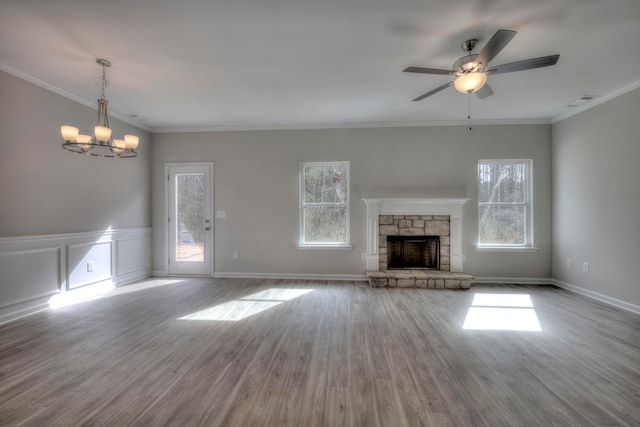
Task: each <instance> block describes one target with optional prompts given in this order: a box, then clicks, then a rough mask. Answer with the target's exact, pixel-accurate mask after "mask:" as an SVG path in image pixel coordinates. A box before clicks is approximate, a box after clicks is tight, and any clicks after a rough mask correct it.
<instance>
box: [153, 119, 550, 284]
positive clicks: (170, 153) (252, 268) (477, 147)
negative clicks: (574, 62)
mask: <svg viewBox="0 0 640 427" xmlns="http://www.w3.org/2000/svg"><path fill="white" fill-rule="evenodd" d="M509 158H531V159H533V174H534V222H535V235H534V239H535V244H536V246H539V247H540V250H539V251H538V252H532V253H505V252H476V251H475V248H474V245H475V243H476V237H477V225H476V222H477V203H476V202H477V181H476V170H477V161H478V159H509ZM334 160H348V161H350V162H351V200H352V203H351V237H352V243H353V244H354V245H355V248H354V250H353V251H335V250H299V249H297V247H296V243H297V241H298V223H299V221H298V165H299V162H303V161H334ZM178 161H212V162H214V165H215V209H216V210H226V211H227V218H226V219H216V220H215V229H216V233H215V252H216V256H215V270H216V272H240V273H274V274H277V273H296V274H357V275H362V274H363V273H364V270H365V264H364V262H363V261H362V258H361V254H362V252H363V251H364V250H365V246H366V235H365V225H364V221H365V215H366V206H365V204H364V202H362V198H365V197H380V196H388V197H468V198H470V199H473V200H471V201H470V202H468V203H467V205H466V208H465V211H464V224H463V253H464V254H465V255H466V263H465V265H464V270H465V272H468V273H470V274H473V275H475V276H477V277H517V278H550V277H551V126H550V125H517V126H476V127H474V128H473V130H472V131H469V129H468V127H466V126H443V127H405V128H368V129H331V130H329V129H327V130H282V131H239V132H216V133H182V134H154V135H153V152H152V183H153V184H152V187H153V188H152V191H153V195H152V199H153V246H154V256H153V270H154V271H163V270H164V269H165V268H166V265H165V263H166V261H165V260H166V258H167V256H166V242H165V235H164V233H165V223H166V218H165V217H164V212H165V205H164V203H165V194H164V191H165V183H166V177H165V176H164V164H165V162H178ZM234 250H237V251H239V252H240V258H239V259H238V260H234V259H233V258H232V252H233V251H234Z"/></svg>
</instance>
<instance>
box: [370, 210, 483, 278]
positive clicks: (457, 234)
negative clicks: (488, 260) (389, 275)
mask: <svg viewBox="0 0 640 427" xmlns="http://www.w3.org/2000/svg"><path fill="white" fill-rule="evenodd" d="M362 200H364V202H365V203H366V204H367V270H368V271H378V270H379V268H380V265H379V261H380V254H379V248H378V234H379V232H378V228H379V216H380V215H448V216H449V217H450V224H451V230H450V233H451V234H450V236H451V255H450V256H451V261H450V262H451V272H462V208H463V206H464V204H465V203H466V202H468V201H469V200H471V199H447V198H438V199H436V198H420V199H418V198H410V199H407V198H367V199H362Z"/></svg>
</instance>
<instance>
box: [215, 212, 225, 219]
mask: <svg viewBox="0 0 640 427" xmlns="http://www.w3.org/2000/svg"><path fill="white" fill-rule="evenodd" d="M226 217H227V211H216V218H226Z"/></svg>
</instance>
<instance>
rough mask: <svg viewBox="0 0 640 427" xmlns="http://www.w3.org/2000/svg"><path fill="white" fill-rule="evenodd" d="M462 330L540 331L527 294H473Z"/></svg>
mask: <svg viewBox="0 0 640 427" xmlns="http://www.w3.org/2000/svg"><path fill="white" fill-rule="evenodd" d="M462 328H463V329H471V330H485V331H486V330H491V331H530V332H541V331H542V328H541V327H540V323H539V322H538V316H536V311H535V309H534V308H533V303H532V302H531V297H530V296H529V295H528V294H475V295H474V298H473V302H472V303H471V307H470V308H469V311H468V312H467V317H466V319H465V321H464V325H463V326H462Z"/></svg>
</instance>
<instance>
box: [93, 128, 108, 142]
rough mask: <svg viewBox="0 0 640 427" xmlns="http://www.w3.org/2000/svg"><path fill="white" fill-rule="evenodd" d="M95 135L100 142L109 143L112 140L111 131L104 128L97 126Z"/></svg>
mask: <svg viewBox="0 0 640 427" xmlns="http://www.w3.org/2000/svg"><path fill="white" fill-rule="evenodd" d="M94 135H95V136H96V139H97V140H98V141H100V142H107V141H108V140H109V138H111V129H109V128H107V127H104V126H96V127H95V133H94Z"/></svg>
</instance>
